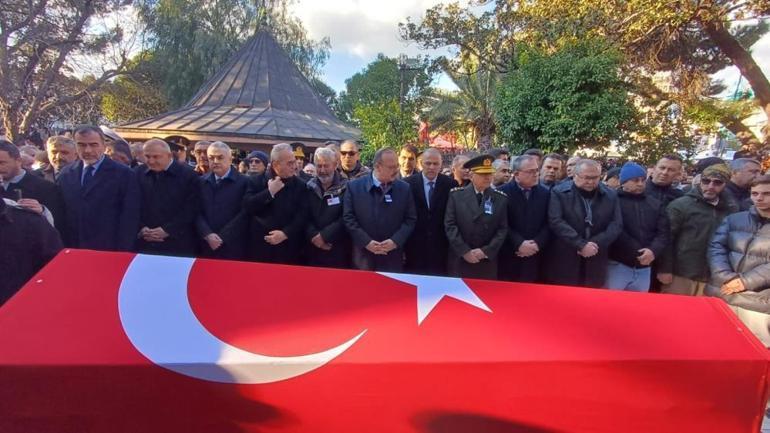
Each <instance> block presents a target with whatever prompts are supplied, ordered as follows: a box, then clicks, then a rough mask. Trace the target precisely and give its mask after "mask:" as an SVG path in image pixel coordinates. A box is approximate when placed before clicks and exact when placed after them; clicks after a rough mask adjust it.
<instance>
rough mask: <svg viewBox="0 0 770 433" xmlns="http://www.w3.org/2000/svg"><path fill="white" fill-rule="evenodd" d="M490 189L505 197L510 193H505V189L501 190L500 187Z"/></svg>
mask: <svg viewBox="0 0 770 433" xmlns="http://www.w3.org/2000/svg"><path fill="white" fill-rule="evenodd" d="M489 189H491V190H492V191H494V192H496V193H498V194H500V195H502V196H503V197H508V194H506V193H505V192H503V191H500V190H499V189H494V188H489Z"/></svg>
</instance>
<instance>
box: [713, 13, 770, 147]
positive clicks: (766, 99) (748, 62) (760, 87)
mask: <svg viewBox="0 0 770 433" xmlns="http://www.w3.org/2000/svg"><path fill="white" fill-rule="evenodd" d="M701 25H702V26H703V29H704V30H705V31H706V33H707V34H708V35H709V38H711V40H712V41H713V42H714V43H715V44H716V45H717V46H718V47H719V49H720V51H722V53H723V54H724V55H726V56H727V57H728V58H730V60H732V62H733V64H734V65H735V66H736V67H738V70H740V71H741V74H742V75H743V76H744V77H745V78H746V81H748V82H749V84H750V85H751V88H752V90H754V96H755V98H756V101H757V103H758V104H759V106H760V107H761V108H762V111H764V113H765V116H766V117H767V118H768V123H770V81H768V79H767V77H766V76H765V74H763V73H762V69H760V68H759V65H757V62H756V61H754V58H753V57H751V53H750V52H749V51H748V50H747V49H746V48H744V47H743V46H742V45H741V44H740V42H738V40H737V39H735V37H734V36H733V35H732V34H730V32H729V31H728V30H727V28H726V27H725V25H724V23H723V22H721V21H717V20H712V21H701ZM725 126H727V125H725ZM731 131H732V129H731ZM736 135H737V134H736ZM752 135H754V134H752ZM739 138H740V137H739ZM741 141H742V142H743V139H741ZM763 141H764V143H765V144H767V143H768V141H769V140H768V134H767V133H765V137H764V140H763Z"/></svg>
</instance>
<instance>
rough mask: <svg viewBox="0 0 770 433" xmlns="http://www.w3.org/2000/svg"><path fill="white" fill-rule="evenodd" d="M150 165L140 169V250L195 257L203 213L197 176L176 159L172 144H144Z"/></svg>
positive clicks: (156, 142)
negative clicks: (198, 219)
mask: <svg viewBox="0 0 770 433" xmlns="http://www.w3.org/2000/svg"><path fill="white" fill-rule="evenodd" d="M143 150H144V157H145V160H146V163H145V164H144V165H140V166H138V167H136V169H135V170H136V173H137V175H138V177H139V189H140V191H141V214H140V224H139V227H140V228H139V233H138V234H137V243H136V250H137V251H138V252H143V253H150V254H163V255H173V256H190V257H191V256H194V255H195V253H196V247H197V244H198V242H197V236H196V231H195V220H196V217H197V216H198V213H199V210H200V200H199V192H200V189H199V184H198V182H199V180H198V176H197V175H196V174H195V172H194V171H193V170H192V169H191V168H190V167H188V166H186V165H184V164H181V163H180V162H178V161H177V160H176V158H174V156H173V154H172V153H171V148H170V147H169V145H168V143H166V142H165V141H163V140H160V139H152V140H149V141H147V142H146V143H144V147H143Z"/></svg>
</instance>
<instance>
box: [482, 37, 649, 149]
mask: <svg viewBox="0 0 770 433" xmlns="http://www.w3.org/2000/svg"><path fill="white" fill-rule="evenodd" d="M620 63H621V57H620V56H619V54H617V53H615V52H612V51H608V50H606V45H605V44H604V43H602V42H599V41H583V42H579V43H575V44H572V45H565V47H563V48H562V49H560V50H558V51H556V52H554V53H546V52H543V51H541V50H538V49H535V48H533V49H527V50H523V52H522V53H521V54H520V55H519V58H518V60H517V64H516V68H515V70H513V71H512V72H510V73H509V74H508V76H507V77H506V78H505V80H504V81H503V83H502V85H501V86H500V88H499V93H498V96H497V99H496V101H495V111H496V116H497V120H498V134H499V135H500V138H501V139H502V140H503V141H504V142H507V143H509V145H510V147H512V148H513V149H515V150H524V149H526V148H529V147H539V148H542V149H544V150H548V151H560V152H566V153H572V152H573V151H574V150H576V149H577V148H579V147H592V148H599V149H600V148H603V147H605V146H607V145H609V144H610V142H611V141H613V140H616V139H619V138H621V137H622V135H621V134H622V131H624V130H628V129H629V128H630V122H631V120H632V119H633V114H634V109H633V105H632V104H631V101H630V99H629V97H628V94H627V92H626V87H625V84H624V83H623V81H622V80H621V78H620V77H619V75H618V67H619V65H620Z"/></svg>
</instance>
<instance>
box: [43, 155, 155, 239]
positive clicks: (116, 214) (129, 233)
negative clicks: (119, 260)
mask: <svg viewBox="0 0 770 433" xmlns="http://www.w3.org/2000/svg"><path fill="white" fill-rule="evenodd" d="M82 174H83V161H78V162H76V163H73V164H69V165H68V166H66V167H64V168H63V169H62V171H61V174H60V175H59V177H58V178H57V179H56V183H57V185H59V188H60V189H61V192H62V196H63V197H64V221H63V223H64V226H63V228H62V230H61V234H62V240H63V241H64V245H65V246H67V247H73V248H88V249H92V250H102V251H133V249H134V244H135V242H136V235H137V233H138V231H139V201H140V197H139V182H137V179H136V174H135V173H134V172H133V171H131V169H130V168H128V167H126V166H125V165H123V164H120V163H117V162H115V161H113V160H111V159H110V158H108V157H106V156H105V157H104V160H103V161H102V164H101V166H100V167H99V169H98V170H97V171H96V173H95V174H94V177H93V179H92V180H91V182H90V183H89V184H88V185H87V186H86V187H85V188H83V187H82V186H81V175H82ZM60 227H61V226H60Z"/></svg>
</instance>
